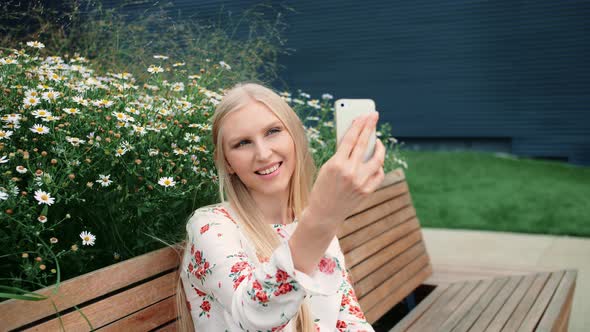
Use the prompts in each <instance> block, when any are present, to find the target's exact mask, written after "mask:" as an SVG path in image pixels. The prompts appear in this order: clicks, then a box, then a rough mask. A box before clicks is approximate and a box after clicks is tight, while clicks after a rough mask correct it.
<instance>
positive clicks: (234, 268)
mask: <svg viewBox="0 0 590 332" xmlns="http://www.w3.org/2000/svg"><path fill="white" fill-rule="evenodd" d="M249 267H250V264H248V262H237V263H235V264H234V265H233V266H232V267H231V273H236V272H241V271H243V270H244V269H245V268H249Z"/></svg>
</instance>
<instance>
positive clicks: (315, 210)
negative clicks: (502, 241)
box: [177, 83, 385, 332]
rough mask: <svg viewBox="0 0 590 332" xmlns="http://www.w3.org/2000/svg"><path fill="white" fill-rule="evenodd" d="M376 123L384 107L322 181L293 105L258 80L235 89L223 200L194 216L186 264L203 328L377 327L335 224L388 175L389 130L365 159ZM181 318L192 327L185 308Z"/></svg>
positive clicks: (217, 131)
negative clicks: (358, 293)
mask: <svg viewBox="0 0 590 332" xmlns="http://www.w3.org/2000/svg"><path fill="white" fill-rule="evenodd" d="M376 122H377V115H376V113H375V114H373V115H372V116H364V117H362V118H358V119H356V121H355V122H354V123H353V125H352V127H351V129H350V130H349V131H348V132H347V134H346V135H345V137H344V138H343V141H342V144H341V145H340V146H339V148H338V150H337V151H336V153H335V154H334V156H333V157H332V158H331V159H330V160H328V161H327V162H326V163H325V164H324V165H323V166H322V167H321V168H320V171H319V173H318V174H317V178H316V180H315V183H314V176H315V175H316V174H315V171H316V169H315V166H314V163H313V158H312V156H311V154H310V152H309V150H308V142H307V138H306V136H305V132H304V128H303V125H302V123H301V121H300V119H299V118H298V117H297V115H296V114H295V112H294V111H293V110H292V109H291V108H290V107H289V105H287V103H286V102H284V101H283V99H282V98H281V97H280V96H278V95H277V94H276V93H274V92H273V91H272V90H270V89H268V88H266V87H263V86H261V85H258V84H254V83H248V84H238V85H237V86H235V87H234V88H232V89H230V90H229V91H228V92H227V93H226V94H225V96H224V97H223V99H222V100H221V102H220V104H219V105H218V107H217V109H216V111H215V114H214V116H213V128H212V134H213V141H214V145H215V150H214V158H215V164H216V167H217V170H218V174H219V179H220V182H219V183H220V188H219V191H220V197H221V202H222V203H220V204H214V205H209V206H205V207H202V208H200V209H198V210H197V211H195V212H194V214H193V215H192V216H191V218H190V220H189V221H188V223H187V227H186V228H187V242H186V248H185V251H184V256H183V259H182V263H181V266H180V268H179V273H180V280H179V287H178V288H177V289H178V290H181V289H182V290H184V292H183V291H182V290H181V291H177V299H178V300H177V302H178V304H179V310H183V311H185V308H188V310H190V316H191V318H192V321H193V324H194V328H195V330H197V331H207V332H208V331H248V330H249V331H304V332H311V331H334V330H341V331H373V328H372V327H371V326H370V325H369V324H368V323H367V321H366V319H365V317H364V315H363V313H362V311H361V310H360V308H359V305H358V301H357V299H356V297H355V295H354V290H353V288H352V286H351V283H350V279H349V277H348V274H347V271H346V269H345V266H344V263H345V262H344V255H343V254H342V251H341V250H340V246H339V243H338V239H337V237H336V233H337V231H338V228H339V227H340V225H341V224H342V222H343V221H344V219H345V218H347V217H348V216H349V215H350V214H351V213H352V211H353V210H354V209H355V208H356V207H357V206H358V204H359V203H360V202H361V201H362V200H363V198H364V197H366V196H367V195H368V194H370V193H372V192H373V191H375V189H376V188H377V187H378V185H379V184H380V183H381V182H382V181H383V178H384V174H383V160H384V156H385V148H384V146H383V144H381V142H380V141H379V140H377V145H376V149H375V154H374V156H373V158H372V159H371V160H369V161H368V162H366V163H363V162H362V159H363V152H364V151H365V149H366V146H367V142H368V139H369V137H370V134H371V132H372V131H373V130H374V129H375V126H376ZM225 198H227V201H226V199H225ZM181 287H182V288H181ZM183 295H185V296H186V306H185V305H184V304H185V302H184V300H183V299H182V296H183ZM181 317H182V319H181V328H183V327H182V326H184V328H183V329H190V322H189V321H188V319H187V318H189V317H188V315H187V314H186V311H185V314H184V315H182V314H181ZM184 324H186V325H184Z"/></svg>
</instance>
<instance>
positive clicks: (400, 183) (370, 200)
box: [351, 169, 408, 215]
mask: <svg viewBox="0 0 590 332" xmlns="http://www.w3.org/2000/svg"><path fill="white" fill-rule="evenodd" d="M405 179H406V176H405V174H404V172H403V170H401V169H397V170H394V171H391V172H389V173H387V174H385V178H384V179H383V182H381V184H380V185H379V186H378V187H377V189H376V190H375V192H373V193H372V194H371V195H369V196H368V197H366V198H365V199H364V200H362V201H361V203H360V204H359V206H358V207H357V208H356V209H354V210H353V212H352V214H351V215H355V214H358V213H360V212H362V211H364V210H366V209H368V208H371V207H373V206H375V205H378V204H380V203H382V202H384V201H386V200H389V199H391V198H392V197H394V196H398V195H399V194H401V193H404V192H407V191H408V185H407V183H406V181H405Z"/></svg>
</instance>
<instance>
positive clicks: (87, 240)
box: [80, 231, 96, 246]
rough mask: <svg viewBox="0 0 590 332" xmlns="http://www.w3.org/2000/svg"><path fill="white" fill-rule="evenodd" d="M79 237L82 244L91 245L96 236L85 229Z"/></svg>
mask: <svg viewBox="0 0 590 332" xmlns="http://www.w3.org/2000/svg"><path fill="white" fill-rule="evenodd" d="M80 238H81V239H82V244H83V245H85V246H93V245H94V242H95V241H96V236H94V235H93V234H92V233H90V232H87V231H83V232H82V233H80Z"/></svg>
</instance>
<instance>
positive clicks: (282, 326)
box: [271, 322, 289, 332]
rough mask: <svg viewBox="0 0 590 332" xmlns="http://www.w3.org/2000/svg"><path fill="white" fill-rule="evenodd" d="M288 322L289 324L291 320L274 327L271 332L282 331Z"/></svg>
mask: <svg viewBox="0 0 590 332" xmlns="http://www.w3.org/2000/svg"><path fill="white" fill-rule="evenodd" d="M287 324H289V322H286V323H285V324H283V325H279V326H277V327H273V328H272V329H271V332H280V331H282V330H283V329H284V328H285V326H287Z"/></svg>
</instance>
